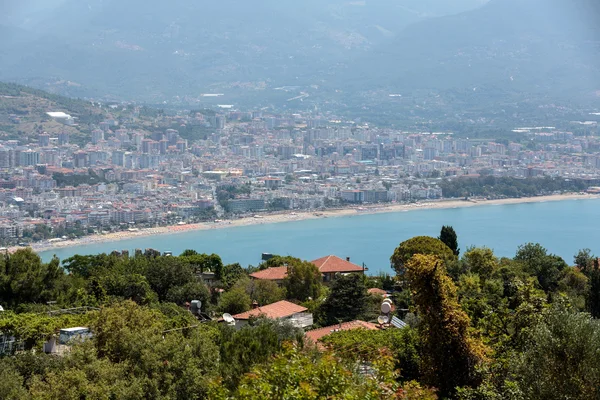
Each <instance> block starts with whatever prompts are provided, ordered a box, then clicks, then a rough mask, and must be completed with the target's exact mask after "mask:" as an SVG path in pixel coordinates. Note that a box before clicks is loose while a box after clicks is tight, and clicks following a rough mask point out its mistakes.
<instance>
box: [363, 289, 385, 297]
mask: <svg viewBox="0 0 600 400" xmlns="http://www.w3.org/2000/svg"><path fill="white" fill-rule="evenodd" d="M367 292H369V293H370V294H376V295H379V296H387V292H386V291H385V290H383V289H379V288H371V289H369V290H367Z"/></svg>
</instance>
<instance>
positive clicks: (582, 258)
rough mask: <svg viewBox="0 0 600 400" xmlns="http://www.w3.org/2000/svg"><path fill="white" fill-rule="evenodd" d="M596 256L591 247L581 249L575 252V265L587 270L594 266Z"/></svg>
mask: <svg viewBox="0 0 600 400" xmlns="http://www.w3.org/2000/svg"><path fill="white" fill-rule="evenodd" d="M595 258H596V257H595V256H594V255H592V251H591V250H590V249H581V250H579V252H578V253H577V254H575V256H574V257H573V261H574V262H575V266H576V267H577V268H579V269H580V270H581V271H584V272H585V271H587V270H588V269H590V268H592V267H593V266H594V259H595Z"/></svg>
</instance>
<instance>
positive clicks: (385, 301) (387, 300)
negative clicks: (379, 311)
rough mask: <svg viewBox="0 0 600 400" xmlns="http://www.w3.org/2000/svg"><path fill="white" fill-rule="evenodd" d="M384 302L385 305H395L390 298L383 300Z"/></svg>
mask: <svg viewBox="0 0 600 400" xmlns="http://www.w3.org/2000/svg"><path fill="white" fill-rule="evenodd" d="M383 302H384V303H390V305H392V304H394V303H393V302H392V299H389V298H387V299H383Z"/></svg>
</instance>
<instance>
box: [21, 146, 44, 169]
mask: <svg viewBox="0 0 600 400" xmlns="http://www.w3.org/2000/svg"><path fill="white" fill-rule="evenodd" d="M39 163H40V153H38V152H37V151H34V150H31V149H29V150H25V151H21V152H20V153H19V165H20V166H22V167H25V166H33V165H37V164H39Z"/></svg>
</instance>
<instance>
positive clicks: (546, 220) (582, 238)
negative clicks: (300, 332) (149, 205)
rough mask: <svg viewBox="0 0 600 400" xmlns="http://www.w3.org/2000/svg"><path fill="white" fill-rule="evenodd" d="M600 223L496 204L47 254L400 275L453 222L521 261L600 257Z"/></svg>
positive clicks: (549, 206)
mask: <svg viewBox="0 0 600 400" xmlns="http://www.w3.org/2000/svg"><path fill="white" fill-rule="evenodd" d="M599 223H600V199H577V200H563V201H549V202H538V203H523V204H503V205H493V204H490V205H484V206H476V207H468V208H451V209H415V210H411V211H407V212H393V213H382V214H358V213H357V214H356V215H351V216H344V217H335V218H323V219H313V220H305V221H292V222H285V223H276V224H262V225H250V226H243V227H234V228H224V229H210V230H197V231H188V232H182V233H173V234H168V235H157V236H146V237H140V238H134V239H127V240H122V241H118V242H104V243H92V244H88V245H82V246H73V247H67V248H60V249H54V250H49V251H45V252H42V253H40V256H41V257H42V259H43V260H44V261H48V260H50V258H51V257H52V256H53V255H56V256H57V257H59V258H60V259H61V260H62V259H65V258H67V257H70V256H72V255H74V254H97V253H103V252H107V253H108V252H111V251H113V250H129V251H130V252H132V251H133V250H134V249H137V248H139V249H146V248H154V249H157V250H160V251H171V252H173V254H175V255H177V254H180V253H181V252H183V251H184V250H185V249H194V250H197V251H198V252H201V253H216V254H219V255H220V256H221V258H222V259H223V262H225V263H234V262H239V263H240V264H241V265H242V266H244V267H246V266H248V265H256V264H258V263H259V262H260V256H261V253H263V252H266V253H273V254H279V255H292V256H295V257H300V258H303V259H307V260H313V259H316V258H319V257H323V256H325V255H329V254H334V255H337V256H339V257H350V259H351V261H352V262H354V263H355V264H359V265H362V264H363V263H364V264H365V266H367V267H368V269H369V272H370V273H372V274H376V273H378V272H391V271H392V270H391V268H390V262H389V259H390V256H391V255H392V253H393V252H394V249H395V248H396V247H397V246H398V244H399V243H400V242H402V241H404V240H406V239H409V238H411V237H413V236H417V235H429V236H434V237H436V236H437V235H438V234H439V231H440V229H441V227H442V225H452V226H453V227H454V229H455V230H456V232H457V234H458V239H459V246H460V248H461V250H462V251H463V252H464V251H465V250H466V249H467V247H468V246H487V247H490V248H492V249H493V250H494V252H495V253H496V255H497V256H506V257H513V256H514V254H515V252H516V250H517V247H518V246H519V245H521V244H525V243H527V242H534V243H540V244H542V245H543V246H544V247H546V248H547V249H548V251H549V252H551V253H554V254H557V255H559V256H561V257H563V258H564V259H565V261H567V263H569V264H571V263H572V262H573V255H574V254H575V253H577V251H578V250H579V249H581V248H586V247H587V248H590V249H592V252H594V253H595V254H599V253H600V243H599V242H598V239H599V233H600V229H599Z"/></svg>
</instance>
